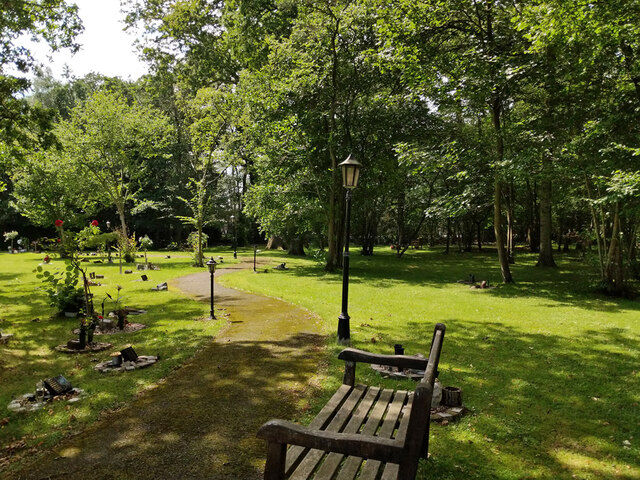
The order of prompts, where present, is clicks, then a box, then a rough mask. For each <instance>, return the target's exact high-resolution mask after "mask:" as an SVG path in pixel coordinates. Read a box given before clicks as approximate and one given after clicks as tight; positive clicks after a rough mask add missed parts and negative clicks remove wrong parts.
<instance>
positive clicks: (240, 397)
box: [13, 265, 324, 480]
mask: <svg viewBox="0 0 640 480" xmlns="http://www.w3.org/2000/svg"><path fill="white" fill-rule="evenodd" d="M234 267H235V269H237V268H245V267H246V266H243V265H240V266H234ZM232 270H233V267H232V268H228V269H221V270H219V271H217V272H216V277H217V276H219V275H223V274H225V273H229V272H230V271H232ZM169 288H178V289H181V290H183V291H184V292H186V293H187V294H189V295H192V296H195V297H196V298H197V299H199V300H203V301H207V302H208V301H209V288H210V284H209V273H208V272H201V273H195V274H193V275H188V276H186V277H182V278H180V279H177V280H174V281H173V282H170V283H169ZM215 302H216V307H220V308H224V309H226V310H225V312H226V314H227V315H228V318H227V319H228V326H227V327H226V329H224V330H223V331H222V332H221V333H220V334H219V335H218V337H217V338H215V339H213V341H212V343H211V344H210V345H208V346H207V347H206V348H204V349H203V350H201V351H200V352H199V353H198V354H196V356H195V357H194V358H193V359H192V360H191V361H190V362H188V363H187V364H186V365H184V366H183V367H182V368H180V369H178V370H176V371H175V372H173V373H172V374H171V375H170V376H169V377H168V378H167V379H166V380H165V381H163V382H161V383H160V384H159V385H158V386H157V387H156V388H154V389H152V390H149V391H147V392H145V393H144V394H142V395H141V396H140V397H139V398H137V399H136V400H135V401H133V402H132V404H131V405H129V406H128V407H126V408H124V409H122V410H120V411H117V412H115V413H112V414H109V415H107V416H106V417H105V418H104V419H102V420H100V421H98V422H97V423H96V424H94V425H93V426H91V427H90V428H89V429H87V430H85V431H84V432H82V433H80V434H78V435H76V436H74V437H71V438H68V439H66V440H64V441H63V442H61V444H59V445H58V446H57V447H56V448H55V449H53V450H52V451H49V452H46V453H45V454H44V455H42V456H39V457H38V458H34V460H33V461H32V463H31V464H30V465H27V466H26V468H25V469H24V470H23V471H22V472H20V473H19V474H17V475H16V476H15V477H13V478H16V479H18V478H19V479H49V478H51V479H62V478H64V479H88V478H90V479H122V478H131V479H218V478H220V479H238V480H251V479H254V478H255V479H257V478H261V473H262V468H263V465H264V460H265V458H266V445H265V444H264V443H263V442H262V441H261V440H258V439H256V438H255V433H256V431H257V430H258V428H259V427H260V425H261V424H262V423H264V422H265V421H267V420H269V419H270V418H285V419H292V418H293V417H294V416H295V415H296V413H297V412H298V411H299V408H300V405H301V404H302V403H304V402H302V400H303V399H305V398H309V397H310V396H311V395H313V388H314V387H313V385H312V383H311V382H310V380H311V381H312V378H313V377H314V376H315V375H316V374H317V373H318V370H319V365H321V364H322V360H323V356H322V352H323V345H324V339H323V337H322V335H321V334H320V324H319V321H318V319H317V317H315V316H314V315H312V314H311V313H309V312H307V311H304V310H301V309H299V308H297V307H295V306H293V305H290V304H287V303H284V302H282V301H280V300H276V299H272V298H267V297H262V296H257V295H251V294H248V293H244V292H240V291H236V290H232V289H229V288H225V287H222V286H221V285H218V284H216V286H215ZM160 361H162V359H161V360H160Z"/></svg>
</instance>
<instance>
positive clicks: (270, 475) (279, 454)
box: [264, 442, 287, 480]
mask: <svg viewBox="0 0 640 480" xmlns="http://www.w3.org/2000/svg"><path fill="white" fill-rule="evenodd" d="M286 460H287V444H286V443H275V442H269V445H268V446H267V463H266V465H265V466H264V479H265V480H284V469H285V463H286Z"/></svg>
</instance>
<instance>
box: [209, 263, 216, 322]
mask: <svg viewBox="0 0 640 480" xmlns="http://www.w3.org/2000/svg"><path fill="white" fill-rule="evenodd" d="M216 265H217V262H216V261H215V260H214V259H213V257H211V258H210V259H209V261H208V262H207V268H208V269H209V273H210V274H211V320H215V319H216V315H215V313H213V274H214V273H215V272H216Z"/></svg>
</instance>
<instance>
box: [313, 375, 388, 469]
mask: <svg viewBox="0 0 640 480" xmlns="http://www.w3.org/2000/svg"><path fill="white" fill-rule="evenodd" d="M379 394H380V389H379V388H377V387H370V388H369V390H368V391H367V394H366V395H365V397H364V399H363V400H362V401H361V402H360V405H358V408H357V409H356V411H355V412H354V413H353V416H352V417H351V420H349V423H348V424H347V426H346V427H345V428H344V430H343V432H344V433H358V431H359V430H360V427H361V426H362V424H363V423H364V421H365V419H366V418H367V414H368V413H369V410H370V409H371V406H372V405H374V402H375V401H376V399H377V398H378V395H379ZM343 458H344V455H342V454H340V453H330V454H329V455H327V457H326V458H325V459H324V462H323V463H322V466H321V467H320V468H319V469H318V471H317V472H316V475H315V477H314V480H330V479H331V478H333V475H334V474H335V472H336V470H337V469H338V467H339V466H340V462H342V459H343Z"/></svg>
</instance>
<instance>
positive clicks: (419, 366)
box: [338, 348, 429, 370]
mask: <svg viewBox="0 0 640 480" xmlns="http://www.w3.org/2000/svg"><path fill="white" fill-rule="evenodd" d="M338 358H339V359H340V360H344V361H345V362H356V363H357V362H361V363H373V364H377V365H387V366H389V367H400V368H413V369H415V370H424V369H425V368H427V364H428V363H429V360H428V359H427V358H419V357H414V356H410V355H381V354H378V353H371V352H366V351H364V350H358V349H357V348H345V349H344V350H342V351H341V352H340V354H339V355H338Z"/></svg>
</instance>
